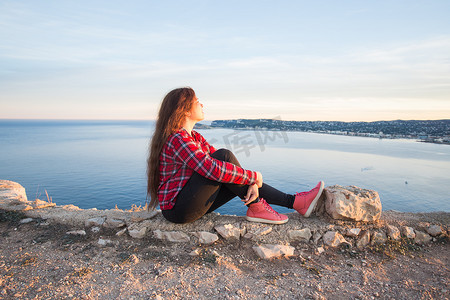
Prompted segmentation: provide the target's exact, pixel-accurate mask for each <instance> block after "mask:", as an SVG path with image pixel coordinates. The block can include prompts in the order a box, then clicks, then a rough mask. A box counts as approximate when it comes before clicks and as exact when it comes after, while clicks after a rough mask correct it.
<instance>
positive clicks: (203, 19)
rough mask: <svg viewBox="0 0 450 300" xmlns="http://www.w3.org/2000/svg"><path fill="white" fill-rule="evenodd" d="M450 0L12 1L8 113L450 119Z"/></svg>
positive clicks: (3, 60)
mask: <svg viewBox="0 0 450 300" xmlns="http://www.w3.org/2000/svg"><path fill="white" fill-rule="evenodd" d="M449 16H450V1H448V0H441V1H433V0H430V1H415V0H409V1H359V0H355V1H334V0H330V1H310V0H309V1H282V0H281V1H261V0H259V1H245V0H240V1H230V0H229V1H206V0H205V1H201V0H199V1H132V0H131V1H111V0H108V1H59V0H58V1H35V0H29V1H4V0H0V40H1V42H0V118H9V119H11V118H34V119H36V118H37V119H154V118H155V116H156V112H157V109H158V107H159V103H160V101H161V99H162V98H163V96H164V95H165V94H166V93H167V92H168V91H170V90H171V89H173V88H177V87H180V86H191V87H192V88H194V89H195V90H196V93H197V96H198V97H199V99H200V101H201V102H202V103H203V104H204V111H205V116H206V119H207V120H214V119H231V118H272V117H277V118H281V119H283V120H343V121H373V120H393V119H443V118H446V119H448V118H450V17H449Z"/></svg>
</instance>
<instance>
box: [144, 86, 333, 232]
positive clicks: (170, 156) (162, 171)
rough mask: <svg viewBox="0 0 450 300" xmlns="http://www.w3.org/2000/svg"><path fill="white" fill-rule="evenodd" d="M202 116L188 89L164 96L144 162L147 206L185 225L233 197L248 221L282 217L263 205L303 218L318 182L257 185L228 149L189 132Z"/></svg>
mask: <svg viewBox="0 0 450 300" xmlns="http://www.w3.org/2000/svg"><path fill="white" fill-rule="evenodd" d="M203 119H204V114H203V105H202V104H201V103H200V102H199V101H198V98H197V97H196V95H195V92H194V90H193V89H191V88H179V89H175V90H173V91H171V92H169V93H168V94H167V95H166V96H165V97H164V99H163V101H162V103H161V107H160V110H159V114H158V120H157V121H156V127H155V132H154V134H153V137H152V140H151V144H150V154H149V158H148V160H147V175H148V185H147V194H148V196H150V198H151V201H150V203H149V209H155V208H156V206H157V205H158V204H159V206H160V208H161V210H162V214H163V216H164V217H165V218H166V219H167V220H169V221H171V222H174V223H189V222H193V221H195V220H197V219H199V218H201V217H202V216H203V215H205V214H207V213H210V212H212V211H214V210H215V209H217V208H218V207H220V206H222V205H224V204H225V203H227V202H228V201H230V200H231V199H233V198H234V197H236V196H238V197H239V198H241V199H242V201H243V202H244V204H245V205H247V206H248V209H247V216H246V218H247V220H249V221H254V222H262V223H269V224H283V223H286V222H287V221H288V217H287V216H286V215H282V214H279V213H277V212H276V211H274V210H273V209H272V208H271V207H270V205H269V204H268V203H270V204H276V205H281V206H284V207H288V208H294V209H295V210H297V211H298V212H299V213H300V214H302V215H303V216H305V217H309V215H310V214H311V212H312V211H313V209H314V208H315V206H316V204H317V200H318V199H319V197H320V195H321V193H322V190H323V186H324V183H323V182H322V181H321V182H319V183H318V184H317V186H316V187H315V188H313V189H312V190H311V191H309V192H303V193H297V194H296V195H290V194H285V193H283V192H281V191H279V190H277V189H275V188H273V187H271V186H269V185H267V184H265V183H263V177H262V175H261V173H260V172H256V171H250V170H246V169H243V168H242V167H241V165H240V164H239V162H238V160H237V159H236V157H235V156H234V155H233V153H232V152H231V151H229V150H226V149H219V150H216V149H215V148H214V147H213V146H211V145H210V144H209V143H208V142H207V141H206V140H205V139H204V138H203V136H202V135H200V134H199V133H198V132H196V131H194V130H193V128H194V125H195V124H196V123H197V122H199V121H201V120H203ZM260 196H261V197H260ZM266 201H267V202H266Z"/></svg>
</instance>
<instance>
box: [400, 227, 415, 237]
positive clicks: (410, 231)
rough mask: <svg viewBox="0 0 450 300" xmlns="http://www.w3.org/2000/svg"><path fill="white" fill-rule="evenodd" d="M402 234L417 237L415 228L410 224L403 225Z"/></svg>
mask: <svg viewBox="0 0 450 300" xmlns="http://www.w3.org/2000/svg"><path fill="white" fill-rule="evenodd" d="M402 234H403V236H405V237H406V238H408V239H413V238H415V237H416V234H415V233H414V229H413V228H411V227H408V226H402Z"/></svg>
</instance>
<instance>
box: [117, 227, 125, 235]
mask: <svg viewBox="0 0 450 300" xmlns="http://www.w3.org/2000/svg"><path fill="white" fill-rule="evenodd" d="M125 232H127V229H126V228H124V229H122V230H119V231H117V232H116V236H122V235H124V234H125Z"/></svg>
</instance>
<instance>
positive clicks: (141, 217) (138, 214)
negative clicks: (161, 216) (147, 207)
mask: <svg viewBox="0 0 450 300" xmlns="http://www.w3.org/2000/svg"><path fill="white" fill-rule="evenodd" d="M157 214H158V211H156V210H154V211H135V212H132V213H131V222H133V223H137V222H142V221H145V220H150V219H151V218H153V217H154V216H156V215H157Z"/></svg>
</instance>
